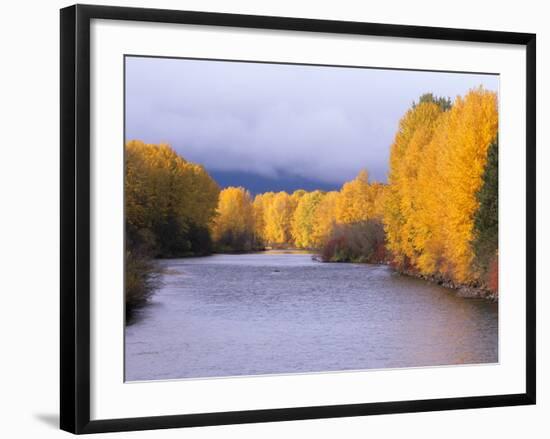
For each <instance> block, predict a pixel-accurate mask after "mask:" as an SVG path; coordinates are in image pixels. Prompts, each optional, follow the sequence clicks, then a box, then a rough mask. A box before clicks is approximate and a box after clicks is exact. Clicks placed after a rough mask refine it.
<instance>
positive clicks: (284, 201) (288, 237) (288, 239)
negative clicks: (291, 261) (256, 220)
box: [264, 192, 296, 246]
mask: <svg viewBox="0 0 550 439" xmlns="http://www.w3.org/2000/svg"><path fill="white" fill-rule="evenodd" d="M264 201H268V202H267V203H266V205H265V206H264V209H265V210H264V221H265V225H264V237H265V241H266V242H267V243H268V244H269V245H271V246H291V245H293V240H292V233H291V227H292V216H293V214H294V209H295V206H296V203H295V201H294V200H293V199H292V198H291V196H290V195H289V194H287V193H286V192H277V193H276V194H273V196H272V197H269V198H268V199H267V200H264Z"/></svg>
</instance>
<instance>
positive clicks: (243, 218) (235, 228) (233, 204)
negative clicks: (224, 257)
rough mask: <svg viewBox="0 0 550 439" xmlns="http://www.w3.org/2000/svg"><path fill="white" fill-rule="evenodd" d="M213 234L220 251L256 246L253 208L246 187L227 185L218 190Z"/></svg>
mask: <svg viewBox="0 0 550 439" xmlns="http://www.w3.org/2000/svg"><path fill="white" fill-rule="evenodd" d="M213 235H214V240H215V242H216V245H217V246H218V248H219V249H220V250H222V251H239V252H241V251H250V250H253V249H254V248H255V247H256V242H255V233H254V208H253V205H252V198H251V196H250V193H249V192H248V191H247V190H246V189H244V188H242V187H228V188H225V189H223V190H222V191H221V192H220V197H219V202H218V209H217V215H216V219H215V222H214V226H213Z"/></svg>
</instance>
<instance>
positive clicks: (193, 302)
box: [125, 251, 498, 381]
mask: <svg viewBox="0 0 550 439" xmlns="http://www.w3.org/2000/svg"><path fill="white" fill-rule="evenodd" d="M160 264H161V265H162V267H163V269H164V272H165V274H164V275H163V286H162V287H161V288H160V289H159V290H158V291H157V292H156V294H155V295H154V296H153V298H152V300H151V303H150V304H149V305H147V306H146V307H144V308H143V309H141V310H139V311H138V313H137V314H136V317H135V318H134V319H133V321H132V322H130V323H129V324H128V325H127V326H126V334H125V369H126V370H125V377H126V380H127V381H134V380H157V379H174V378H198V377H219V376H235V375H257V374H279V373H283V374H284V373H297V372H320V371H336V370H359V369H372V368H397V367H418V366H438V365H456V364H478V363H495V362H497V361H498V305H497V304H494V303H488V302H486V301H483V300H475V299H464V298H459V297H456V295H455V294H454V292H453V291H452V290H449V289H446V288H443V287H440V286H437V285H433V284H430V283H427V282H425V281H423V280H420V279H414V278H410V277H406V276H401V275H398V274H395V273H393V272H392V270H391V269H390V268H388V267H386V266H379V265H365V264H332V263H319V262H315V261H313V260H312V259H311V255H309V254H306V253H292V252H291V253H285V252H276V251H275V252H263V253H255V254H246V255H214V256H208V257H201V258H188V259H171V260H163V261H161V262H160Z"/></svg>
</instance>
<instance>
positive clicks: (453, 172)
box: [384, 88, 498, 283]
mask: <svg viewBox="0 0 550 439" xmlns="http://www.w3.org/2000/svg"><path fill="white" fill-rule="evenodd" d="M497 134H498V106H497V97H496V93H493V92H489V91H487V90H484V89H482V88H477V89H474V90H471V91H470V92H469V93H468V94H467V95H466V96H465V97H464V98H461V97H457V98H456V100H455V102H454V104H453V106H452V107H451V108H450V110H448V111H444V109H443V108H442V107H441V106H439V105H437V104H436V103H435V102H423V103H420V104H419V105H415V106H413V108H412V109H411V110H409V111H408V112H407V114H406V115H405V116H404V117H403V119H402V120H401V122H400V125H399V131H398V133H397V135H396V138H395V141H394V143H393V145H392V149H391V154H390V171H389V178H388V183H389V186H388V188H387V193H386V196H385V209H384V223H385V230H386V235H387V242H388V247H389V249H390V250H391V252H392V254H393V257H394V260H395V262H397V263H398V264H401V265H407V264H409V265H410V266H411V267H413V268H415V269H417V270H418V271H420V272H421V273H424V274H441V275H444V276H446V277H449V278H451V279H453V280H454V281H456V282H460V283H463V282H468V281H471V280H475V273H474V272H473V270H472V262H473V258H474V253H473V250H472V240H473V238H474V236H473V230H474V215H475V213H476V211H477V209H478V207H479V206H478V201H477V198H476V194H477V193H478V191H479V189H480V187H481V185H482V174H483V171H484V169H485V165H486V160H487V151H488V147H489V145H490V144H491V143H492V142H493V141H494V140H495V139H496V137H497Z"/></svg>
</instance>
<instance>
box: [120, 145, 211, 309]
mask: <svg viewBox="0 0 550 439" xmlns="http://www.w3.org/2000/svg"><path fill="white" fill-rule="evenodd" d="M218 194H219V187H218V185H217V184H216V182H215V181H214V180H213V179H212V178H211V177H210V176H209V175H208V173H207V172H206V171H205V170H204V168H203V167H202V166H200V165H196V164H194V163H190V162H188V161H186V160H185V159H183V158H182V157H181V156H179V155H178V154H177V153H176V152H175V151H174V150H173V149H172V148H171V147H170V146H169V145H165V144H160V145H153V144H145V143H143V142H141V141H139V140H133V141H129V142H127V144H126V145H125V174H124V195H125V196H124V202H125V204H124V209H125V235H126V264H125V267H126V274H125V279H126V284H125V285H126V299H127V300H126V302H127V304H128V307H129V309H130V308H131V307H132V306H136V305H137V304H138V303H139V302H140V301H143V300H145V299H146V297H147V296H148V295H149V294H150V292H151V290H152V288H153V286H154V285H155V282H154V280H155V276H156V273H155V267H154V264H153V263H151V258H153V257H172V256H184V255H188V254H205V253H208V252H210V251H211V238H210V227H211V224H212V220H213V217H214V215H215V211H216V207H217V203H218Z"/></svg>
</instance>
